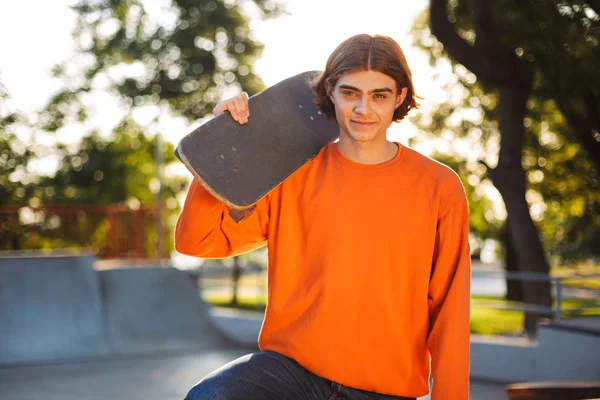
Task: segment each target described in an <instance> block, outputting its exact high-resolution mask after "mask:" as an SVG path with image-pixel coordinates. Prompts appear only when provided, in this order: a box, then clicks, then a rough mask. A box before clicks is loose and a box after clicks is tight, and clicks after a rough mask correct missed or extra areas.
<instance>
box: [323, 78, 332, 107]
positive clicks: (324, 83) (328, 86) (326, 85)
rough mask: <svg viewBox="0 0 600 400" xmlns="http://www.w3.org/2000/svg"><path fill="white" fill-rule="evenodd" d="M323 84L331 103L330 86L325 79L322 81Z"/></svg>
mask: <svg viewBox="0 0 600 400" xmlns="http://www.w3.org/2000/svg"><path fill="white" fill-rule="evenodd" d="M323 86H324V87H325V93H327V96H328V97H329V100H331V102H332V103H333V102H334V101H333V96H332V93H331V86H330V85H329V82H327V81H325V82H323Z"/></svg>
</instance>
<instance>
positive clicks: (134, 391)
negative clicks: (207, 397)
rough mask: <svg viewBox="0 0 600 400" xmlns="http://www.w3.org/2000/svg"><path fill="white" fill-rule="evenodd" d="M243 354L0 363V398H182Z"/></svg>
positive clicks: (474, 388)
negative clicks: (12, 365)
mask: <svg viewBox="0 0 600 400" xmlns="http://www.w3.org/2000/svg"><path fill="white" fill-rule="evenodd" d="M244 354H245V352H244V351H241V350H219V351H212V352H211V351H208V352H206V351H203V352H201V353H195V354H179V355H163V356H148V357H135V358H127V359H120V360H115V359H111V360H105V361H95V362H81V363H65V364H49V365H39V366H29V367H19V368H0V399H10V400H37V399H44V400H81V399H85V400H106V399H118V400H182V399H183V398H184V397H185V395H186V393H187V391H188V389H189V388H190V387H191V386H193V385H194V384H195V383H196V382H198V381H199V380H200V379H201V378H202V377H203V376H205V375H206V374H208V373H210V372H211V371H213V370H215V369H217V368H219V367H220V366H222V365H223V364H225V363H227V362H229V361H231V360H233V359H235V358H237V357H240V356H242V355H244ZM423 399H428V397H425V398H423ZM470 399H471V400H505V399H506V396H505V395H504V385H502V384H493V383H484V382H475V381H474V382H471V397H470ZM323 400H325V399H323Z"/></svg>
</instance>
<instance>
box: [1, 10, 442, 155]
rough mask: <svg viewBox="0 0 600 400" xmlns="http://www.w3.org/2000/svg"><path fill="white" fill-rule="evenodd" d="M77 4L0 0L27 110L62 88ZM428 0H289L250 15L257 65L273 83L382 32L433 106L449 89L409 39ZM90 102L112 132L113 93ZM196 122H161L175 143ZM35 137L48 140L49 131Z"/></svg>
mask: <svg viewBox="0 0 600 400" xmlns="http://www.w3.org/2000/svg"><path fill="white" fill-rule="evenodd" d="M72 3H73V0H53V1H46V0H32V1H29V2H18V1H1V2H0V54H1V55H2V56H1V58H0V81H2V82H3V83H4V85H5V86H6V88H7V90H8V92H9V94H10V96H11V106H12V107H14V108H16V109H18V110H20V111H22V112H24V113H25V114H30V113H32V112H34V111H35V110H37V109H39V108H41V107H42V106H43V105H44V104H45V102H46V101H47V100H48V98H49V97H50V96H51V94H52V93H53V92H55V91H57V90H58V89H59V88H60V87H61V82H59V81H58V80H56V79H54V78H52V77H51V75H50V70H51V68H52V66H53V65H55V64H57V63H59V62H61V61H64V60H67V59H69V58H70V57H71V55H72V54H73V52H72V47H73V42H72V39H71V31H72V29H73V28H74V23H75V15H74V13H73V12H72V11H71V10H70V9H69V8H68V5H69V4H72ZM165 3H166V4H168V0H146V1H145V3H144V4H145V5H148V8H149V9H154V10H155V11H156V10H160V7H161V6H164V5H165ZM427 3H428V2H427V1H426V0H412V1H396V0H370V1H369V2H366V1H364V0H328V1H322V0H288V1H286V2H285V4H287V11H288V14H289V15H285V16H282V17H279V18H277V19H272V20H267V21H259V20H254V21H253V22H252V24H251V27H252V28H253V30H254V31H255V33H256V37H257V38H258V40H259V41H261V42H262V43H264V45H265V48H264V52H263V55H262V57H261V59H260V60H259V61H258V62H257V63H256V65H255V66H254V68H255V70H256V72H257V73H258V74H259V75H260V76H261V78H262V79H263V81H264V82H265V83H266V84H267V85H268V86H270V85H273V84H275V83H277V82H279V81H281V80H283V79H285V78H287V77H289V76H292V75H295V74H297V73H299V72H302V71H306V70H312V69H323V68H324V65H325V61H326V59H327V57H328V55H329V54H330V53H331V51H332V50H333V49H334V48H335V47H336V46H337V45H338V44H339V43H340V42H341V41H343V40H344V39H346V38H348V37H350V36H352V35H354V34H358V33H370V34H375V33H379V34H384V35H388V36H391V37H393V38H394V39H395V40H396V41H398V43H400V45H401V46H402V47H403V49H404V52H405V55H406V58H407V60H408V63H409V66H410V67H411V69H412V71H413V78H414V83H415V88H416V91H417V94H419V95H421V96H423V97H425V99H424V100H423V101H422V104H423V106H424V107H423V108H427V107H428V106H432V105H433V104H434V103H435V101H439V100H440V98H443V93H441V91H440V89H439V84H438V85H436V84H435V83H433V82H432V79H431V77H432V75H433V71H432V69H431V67H429V65H428V63H427V60H426V57H425V55H424V54H423V53H422V52H420V51H418V50H416V49H414V48H413V47H412V46H411V40H410V37H409V35H408V33H407V32H408V30H409V29H410V27H411V25H412V22H413V20H414V18H415V17H416V16H417V15H418V14H419V13H420V12H421V11H422V10H424V9H425V8H426V6H427ZM34 9H35V12H32V10H34ZM87 104H89V106H90V107H91V108H92V109H93V110H94V111H93V114H94V119H93V121H92V122H91V125H93V126H97V127H100V128H101V131H103V132H106V133H108V132H110V129H111V128H112V127H113V126H114V125H115V124H117V123H118V122H119V120H120V117H121V113H120V110H119V108H118V104H117V102H116V101H114V99H112V98H110V97H109V96H108V95H106V94H102V93H98V94H94V96H93V97H91V98H90V99H88V100H87ZM155 112H156V113H157V112H159V111H158V110H156V111H155ZM144 113H145V115H141V114H140V113H138V114H137V117H139V120H140V122H142V123H144V122H145V121H149V120H151V117H152V114H151V113H149V112H146V111H144ZM142 114H143V113H142ZM196 125H197V124H196ZM192 128H195V126H194V124H189V123H187V122H185V121H183V120H182V119H172V118H169V117H168V116H163V115H161V123H160V124H159V127H158V129H159V130H160V131H161V132H162V133H163V135H164V138H165V140H167V141H169V142H172V143H174V144H175V143H177V142H178V141H179V140H180V139H181V138H182V137H183V136H185V135H186V134H187V133H188V132H189V131H190V130H191V129H192ZM86 131H87V130H84V129H82V128H81V127H80V126H67V127H65V128H63V129H61V130H60V131H59V132H57V137H58V139H59V140H61V141H62V142H66V143H68V142H77V141H78V140H79V139H80V138H81V135H82V134H83V133H84V132H86ZM414 134H415V129H414V127H413V126H412V125H411V124H410V122H409V121H404V122H402V123H401V124H393V125H392V127H391V128H390V130H389V132H388V137H389V138H390V140H398V141H401V142H404V143H406V140H407V139H408V138H409V137H410V136H413V135H414ZM36 139H37V140H38V141H41V142H43V141H44V136H43V135H40V136H39V137H36ZM46 140H50V139H48V138H46ZM52 140H53V139H52ZM422 150H424V152H425V153H427V152H428V149H422Z"/></svg>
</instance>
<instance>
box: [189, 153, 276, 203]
mask: <svg viewBox="0 0 600 400" xmlns="http://www.w3.org/2000/svg"><path fill="white" fill-rule="evenodd" d="M177 152H178V153H179V156H180V158H181V162H183V164H184V165H185V166H186V168H187V169H188V170H189V171H190V172H191V173H192V175H194V178H196V179H197V180H198V183H200V185H202V187H203V188H204V189H206V191H208V193H210V194H211V195H212V196H213V197H214V198H216V199H217V200H219V201H220V202H221V203H223V204H225V205H226V206H228V207H230V208H233V209H236V210H240V211H245V210H247V209H248V208H251V207H252V206H253V205H254V204H256V203H254V204H250V205H244V206H241V205H239V204H235V203H232V202H231V201H230V200H228V199H227V198H226V197H223V196H221V195H220V194H219V193H217V192H215V191H214V190H213V189H212V188H211V187H210V185H209V184H208V183H206V181H205V180H204V179H202V177H201V176H200V174H199V173H198V172H196V170H195V169H194V168H193V167H192V164H191V163H190V161H189V160H188V158H187V156H186V155H185V152H184V151H183V149H182V148H181V142H179V144H178V145H177ZM265 196H266V194H265ZM263 197H264V196H263ZM261 199H262V197H261V198H260V199H258V200H257V201H256V202H258V201H260V200H261Z"/></svg>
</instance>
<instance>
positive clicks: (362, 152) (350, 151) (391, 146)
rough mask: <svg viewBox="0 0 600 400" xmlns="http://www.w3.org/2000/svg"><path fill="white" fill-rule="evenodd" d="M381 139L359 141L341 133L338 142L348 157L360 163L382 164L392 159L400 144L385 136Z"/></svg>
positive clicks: (341, 150) (342, 151) (344, 154)
mask: <svg viewBox="0 0 600 400" xmlns="http://www.w3.org/2000/svg"><path fill="white" fill-rule="evenodd" d="M383 139H384V140H380V141H374V140H373V141H368V142H359V141H356V140H353V139H351V138H347V137H345V136H344V135H340V140H339V141H338V143H337V146H338V149H339V151H340V153H342V155H343V156H344V157H346V158H347V159H349V160H351V161H354V162H357V163H360V164H370V165H373V164H382V163H385V162H388V161H390V160H392V159H393V158H394V157H395V156H396V154H397V153H398V146H397V145H396V144H395V143H392V142H389V141H388V140H387V139H386V138H385V137H384V138H383Z"/></svg>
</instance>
